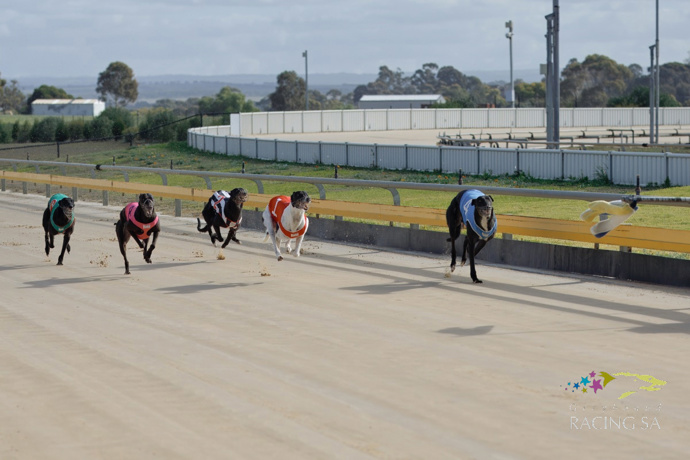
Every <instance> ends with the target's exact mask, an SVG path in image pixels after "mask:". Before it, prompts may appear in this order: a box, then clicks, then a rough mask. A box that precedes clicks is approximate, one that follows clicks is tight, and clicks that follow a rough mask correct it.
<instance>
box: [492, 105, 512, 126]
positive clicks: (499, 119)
mask: <svg viewBox="0 0 690 460" xmlns="http://www.w3.org/2000/svg"><path fill="white" fill-rule="evenodd" d="M514 126H515V110H514V109H493V110H489V128H503V127H510V128H512V127H514Z"/></svg>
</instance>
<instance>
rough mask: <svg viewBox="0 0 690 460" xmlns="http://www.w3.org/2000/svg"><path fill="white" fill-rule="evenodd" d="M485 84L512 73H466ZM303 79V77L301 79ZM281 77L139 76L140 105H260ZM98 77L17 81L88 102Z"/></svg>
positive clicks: (348, 76)
mask: <svg viewBox="0 0 690 460" xmlns="http://www.w3.org/2000/svg"><path fill="white" fill-rule="evenodd" d="M463 73H465V74H466V75H472V76H475V77H477V78H479V79H480V80H482V81H483V82H485V83H492V82H498V81H503V82H507V81H508V78H509V73H508V71H507V70H506V71H505V72H503V71H463ZM300 76H303V75H300ZM514 76H515V78H516V79H522V80H524V81H527V82H533V81H539V80H540V79H541V77H540V75H539V73H538V71H531V70H524V69H522V70H514ZM276 77H277V75H267V74H240V75H211V76H201V75H152V76H136V79H137V81H138V82H139V98H138V100H137V102H148V103H153V102H155V101H157V100H159V99H178V100H186V99H188V98H190V97H203V96H214V95H215V94H217V93H218V91H220V89H221V88H222V87H224V86H232V87H234V88H237V89H239V90H240V91H242V93H243V94H244V95H245V96H247V98H248V99H250V100H253V101H259V100H261V99H262V98H264V97H266V96H268V95H269V94H271V93H272V92H274V91H275V88H276ZM377 77H378V74H355V73H329V74H318V73H316V74H309V88H310V89H314V90H318V91H320V92H322V93H327V92H328V91H329V90H331V89H337V90H339V91H340V92H342V93H343V94H347V93H351V92H352V91H354V89H355V88H356V87H357V86H359V85H366V84H367V83H369V82H372V81H375V80H376V78H377ZM97 80H98V77H97V76H96V77H50V76H46V77H20V78H17V81H18V85H19V89H20V90H21V91H22V92H23V93H24V94H26V95H27V96H28V95H30V94H31V93H32V92H33V90H34V89H35V88H37V87H39V86H41V85H51V86H56V87H58V88H62V89H64V90H65V91H66V92H67V93H69V94H71V95H73V96H75V97H83V98H85V99H90V98H97V97H98V95H97V94H96V82H97Z"/></svg>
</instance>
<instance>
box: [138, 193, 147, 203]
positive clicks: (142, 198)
mask: <svg viewBox="0 0 690 460" xmlns="http://www.w3.org/2000/svg"><path fill="white" fill-rule="evenodd" d="M145 199H146V194H145V193H140V194H139V201H144V200H145Z"/></svg>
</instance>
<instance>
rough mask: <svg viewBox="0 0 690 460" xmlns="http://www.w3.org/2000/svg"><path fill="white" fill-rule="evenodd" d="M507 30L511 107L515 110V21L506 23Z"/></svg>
mask: <svg viewBox="0 0 690 460" xmlns="http://www.w3.org/2000/svg"><path fill="white" fill-rule="evenodd" d="M506 28H508V33H507V34H506V38H507V39H508V42H509V47H510V102H511V105H510V106H511V107H512V108H515V84H514V82H513V21H508V22H506Z"/></svg>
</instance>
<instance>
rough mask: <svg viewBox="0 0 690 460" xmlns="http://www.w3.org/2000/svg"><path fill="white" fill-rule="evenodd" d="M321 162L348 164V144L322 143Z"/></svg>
mask: <svg viewBox="0 0 690 460" xmlns="http://www.w3.org/2000/svg"><path fill="white" fill-rule="evenodd" d="M321 162H322V163H323V164H329V165H346V164H347V145H346V144H339V143H328V142H322V143H321Z"/></svg>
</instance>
